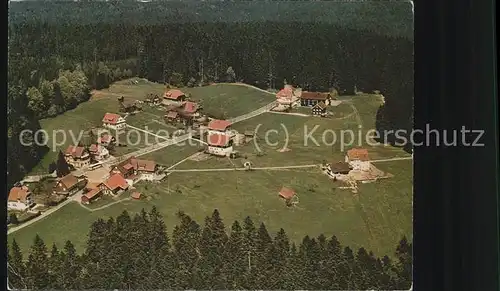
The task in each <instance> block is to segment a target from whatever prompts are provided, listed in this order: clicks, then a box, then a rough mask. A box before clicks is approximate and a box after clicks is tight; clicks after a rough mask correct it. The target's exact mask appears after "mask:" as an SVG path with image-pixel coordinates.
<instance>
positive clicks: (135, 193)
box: [130, 192, 141, 199]
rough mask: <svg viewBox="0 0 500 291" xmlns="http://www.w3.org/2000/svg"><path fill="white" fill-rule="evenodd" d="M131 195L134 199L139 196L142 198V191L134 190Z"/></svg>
mask: <svg viewBox="0 0 500 291" xmlns="http://www.w3.org/2000/svg"><path fill="white" fill-rule="evenodd" d="M130 197H132V198H134V199H139V198H141V193H139V192H134V193H132V195H130Z"/></svg>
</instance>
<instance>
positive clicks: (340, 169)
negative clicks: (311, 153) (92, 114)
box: [330, 162, 351, 173]
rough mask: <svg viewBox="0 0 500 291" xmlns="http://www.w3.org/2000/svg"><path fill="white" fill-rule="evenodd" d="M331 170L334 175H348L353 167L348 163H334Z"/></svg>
mask: <svg viewBox="0 0 500 291" xmlns="http://www.w3.org/2000/svg"><path fill="white" fill-rule="evenodd" d="M330 170H332V172H334V173H346V172H349V171H350V170H351V167H350V166H349V164H348V163H346V162H333V163H331V164H330Z"/></svg>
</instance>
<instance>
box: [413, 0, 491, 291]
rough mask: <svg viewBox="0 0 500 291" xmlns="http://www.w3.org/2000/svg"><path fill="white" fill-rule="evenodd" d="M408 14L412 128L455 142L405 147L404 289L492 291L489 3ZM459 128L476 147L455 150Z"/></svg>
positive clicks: (421, 6) (444, 5)
mask: <svg viewBox="0 0 500 291" xmlns="http://www.w3.org/2000/svg"><path fill="white" fill-rule="evenodd" d="M415 11H416V20H415V23H416V25H415V44H416V53H415V61H416V65H415V72H416V75H415V127H416V128H420V129H425V126H426V124H427V123H429V127H430V129H439V130H440V133H441V142H442V141H443V140H442V138H444V130H446V131H447V138H448V141H451V140H452V135H453V134H454V133H452V132H451V131H452V130H455V131H456V134H457V143H458V144H457V146H448V147H444V146H443V145H441V146H434V147H433V146H431V147H417V148H416V149H415V162H414V165H415V166H414V169H415V185H414V189H415V203H414V205H415V238H414V244H415V245H414V246H415V256H414V289H415V290H498V289H499V283H498V281H499V271H498V270H499V268H498V262H499V256H498V249H499V241H498V233H499V225H498V209H499V206H498V137H497V136H498V130H497V124H498V118H497V110H498V108H497V105H496V100H497V98H498V97H497V96H496V75H495V73H496V71H495V65H496V59H495V58H494V57H495V55H496V48H495V46H494V45H495V41H494V28H495V26H494V25H495V23H494V18H493V17H494V11H495V7H494V3H493V1H470V0H469V1H453V2H452V1H418V3H416V4H415ZM462 127H465V129H468V130H484V135H483V136H482V138H481V140H479V141H478V142H479V143H484V144H485V146H484V147H480V146H470V145H469V146H467V145H465V144H464V143H463V140H462V132H461V131H460V130H461V129H462ZM479 134H480V133H477V132H469V133H468V134H467V136H466V138H465V140H464V141H465V142H466V143H469V144H470V143H472V142H474V140H475V139H476V138H477V137H478V135H479ZM432 142H433V140H431V143H432Z"/></svg>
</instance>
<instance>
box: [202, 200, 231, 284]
mask: <svg viewBox="0 0 500 291" xmlns="http://www.w3.org/2000/svg"><path fill="white" fill-rule="evenodd" d="M227 239H228V238H227V234H226V230H225V228H224V223H223V222H222V219H221V218H220V215H219V211H218V210H217V209H215V210H214V212H213V213H212V216H211V217H207V218H206V219H205V227H204V228H203V232H202V235H201V239H200V243H199V246H200V255H201V257H200V262H199V264H198V280H199V281H198V282H197V284H198V285H197V286H199V288H203V289H222V288H224V287H223V286H222V285H223V284H222V280H220V271H221V267H222V255H223V252H224V245H225V244H226V242H227Z"/></svg>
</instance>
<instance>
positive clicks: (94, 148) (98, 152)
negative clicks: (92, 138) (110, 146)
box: [89, 144, 109, 161]
mask: <svg viewBox="0 0 500 291" xmlns="http://www.w3.org/2000/svg"><path fill="white" fill-rule="evenodd" d="M89 152H90V154H91V155H92V156H93V157H94V159H95V160H96V161H102V160H105V159H107V158H109V151H108V150H107V149H106V148H105V147H103V146H101V145H98V144H91V145H90V147H89Z"/></svg>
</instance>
